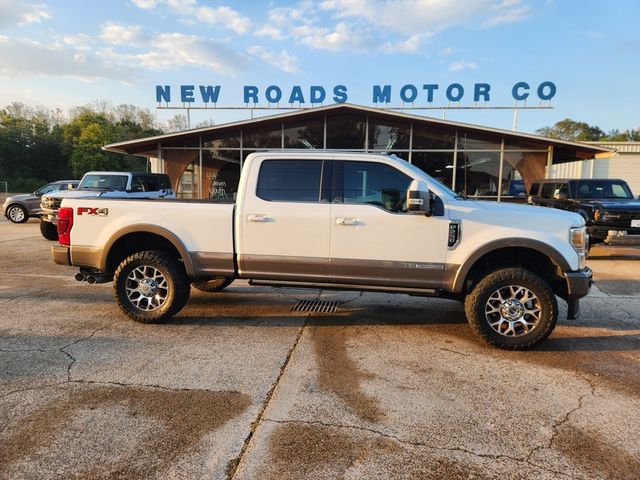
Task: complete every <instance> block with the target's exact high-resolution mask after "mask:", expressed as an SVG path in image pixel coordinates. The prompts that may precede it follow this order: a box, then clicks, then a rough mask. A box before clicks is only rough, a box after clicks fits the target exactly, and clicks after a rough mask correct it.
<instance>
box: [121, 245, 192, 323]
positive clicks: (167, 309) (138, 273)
mask: <svg viewBox="0 0 640 480" xmlns="http://www.w3.org/2000/svg"><path fill="white" fill-rule="evenodd" d="M113 288H114V294H115V297H116V301H117V302H118V306H119V307H120V309H121V310H122V311H123V312H124V313H125V314H126V315H127V316H128V317H129V318H131V319H132V320H135V321H136V322H141V323H155V322H160V321H162V320H165V319H168V318H171V317H172V316H173V315H175V314H176V313H178V312H179V311H180V310H181V309H182V307H184V305H185V304H186V303H187V300H188V299H189V279H188V278H187V274H186V272H185V270H184V265H183V264H182V263H181V262H179V261H178V259H176V258H175V257H173V256H172V255H170V254H168V253H165V252H161V251H155V250H150V251H144V252H137V253H134V254H133V255H130V256H129V257H127V258H125V259H124V260H123V261H122V263H120V265H119V266H118V268H117V269H116V273H115V274H114V280H113Z"/></svg>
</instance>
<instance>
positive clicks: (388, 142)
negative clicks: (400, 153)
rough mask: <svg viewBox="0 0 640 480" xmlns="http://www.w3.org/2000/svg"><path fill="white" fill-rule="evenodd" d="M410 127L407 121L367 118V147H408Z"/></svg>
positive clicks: (373, 148)
mask: <svg viewBox="0 0 640 480" xmlns="http://www.w3.org/2000/svg"><path fill="white" fill-rule="evenodd" d="M409 135H410V127H409V124H407V122H394V121H389V120H382V119H376V118H373V117H372V118H369V149H371V150H387V151H389V150H391V149H393V148H409Z"/></svg>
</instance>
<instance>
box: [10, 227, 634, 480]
mask: <svg viewBox="0 0 640 480" xmlns="http://www.w3.org/2000/svg"><path fill="white" fill-rule="evenodd" d="M50 245H51V243H50V242H47V241H46V240H44V239H42V238H40V237H39V235H38V224H37V222H33V221H30V222H28V223H27V224H24V225H12V224H9V223H8V222H7V221H6V220H0V273H1V275H0V312H1V313H0V418H2V422H0V478H11V479H14V478H45V479H49V478H70V477H71V478H127V479H131V478H214V479H218V478H220V479H225V478H233V479H254V478H260V479H263V478H264V479H271V478H273V479H276V478H277V479H287V478H291V479H293V478H295V479H299V478H313V479H317V478H319V479H322V478H358V479H359V478H380V479H383V478H384V479H393V478H403V479H404V478H421V479H422V478H433V479H436V478H438V479H441V478H536V479H538V478H542V479H544V478H549V479H552V478H576V479H590V478H612V479H614V478H615V479H619V478H629V479H631V478H634V479H635V478H637V477H638V473H637V472H638V471H640V446H639V444H638V441H637V438H638V436H639V434H640V416H639V415H638V412H640V369H639V368H638V367H639V365H640V281H639V280H637V271H636V270H637V269H636V268H635V265H637V262H638V260H640V255H637V252H638V251H637V250H628V249H627V250H625V251H623V252H622V253H624V254H625V256H623V255H621V254H620V252H619V251H617V253H616V252H612V250H606V249H598V248H596V249H594V251H593V255H592V258H590V259H589V264H590V266H591V267H592V268H593V269H594V270H595V275H596V280H597V282H598V283H597V284H596V288H594V291H593V292H592V294H591V295H590V296H589V297H587V298H586V299H584V300H583V302H582V317H581V318H580V319H579V320H577V321H570V322H569V321H566V320H561V321H560V322H559V324H558V327H557V328H556V330H555V331H554V333H553V334H552V336H551V338H550V339H549V340H548V341H547V342H546V343H544V344H543V345H541V346H540V347H539V348H537V349H536V350H533V351H530V352H504V351H499V350H495V349H491V348H488V347H485V346H484V345H482V344H480V343H478V341H477V340H476V338H475V337H474V335H473V334H472V332H471V330H470V329H469V328H468V326H467V324H466V322H465V320H464V315H463V310H462V306H461V305H460V304H458V303H456V302H452V301H447V300H434V299H423V298H414V297H407V296H391V295H380V294H370V293H364V294H362V293H360V292H340V293H335V292H326V291H318V290H315V291H302V290H287V289H269V288H251V287H249V286H248V285H247V284H246V283H245V282H235V283H234V284H233V285H232V286H231V287H230V288H229V289H228V291H226V292H223V293H218V294H205V293H201V292H198V291H195V290H194V291H192V296H191V299H190V301H189V303H188V305H187V306H186V308H185V309H184V310H183V311H182V312H181V313H180V314H179V315H178V316H177V317H176V318H175V319H173V320H172V321H170V322H168V323H165V324H162V325H142V324H136V323H134V322H131V321H129V320H127V319H126V318H125V317H124V316H123V315H121V314H120V312H119V310H118V309H117V307H116V305H115V302H114V301H113V299H112V293H111V286H110V285H108V284H106V285H93V286H92V285H87V284H86V283H78V282H76V281H75V280H73V273H75V270H74V269H73V268H67V267H62V266H58V265H55V264H53V262H52V261H51V260H50V255H49V247H50ZM299 299H322V300H335V301H337V302H340V304H341V306H340V308H339V309H338V311H337V312H336V313H331V314H303V313H300V312H292V311H291V307H292V306H294V305H295V303H296V301H297V300H299ZM561 309H562V313H564V306H563V305H562V306H561ZM561 318H563V317H561Z"/></svg>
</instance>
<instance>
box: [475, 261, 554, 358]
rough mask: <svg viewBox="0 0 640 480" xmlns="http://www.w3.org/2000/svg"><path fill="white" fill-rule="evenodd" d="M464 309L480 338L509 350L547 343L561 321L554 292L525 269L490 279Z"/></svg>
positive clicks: (478, 287) (505, 271) (501, 272)
mask: <svg viewBox="0 0 640 480" xmlns="http://www.w3.org/2000/svg"><path fill="white" fill-rule="evenodd" d="M464 307H465V313H466V315H467V320H468V321H469V324H470V325H471V326H472V327H473V329H474V330H475V331H476V333H477V334H478V335H479V336H480V338H482V340H484V341H485V342H486V343H488V344H489V345H493V346H494V347H498V348H503V349H507V350H526V349H529V348H532V347H533V346H535V345H537V344H539V343H540V342H542V341H544V340H545V339H546V338H547V337H548V336H549V335H550V334H551V332H552V331H553V329H554V328H555V326H556V321H557V318H558V302H557V300H556V297H555V295H554V294H553V291H552V290H551V288H549V286H548V285H547V284H546V283H545V281H544V280H542V279H541V278H540V277H539V276H537V275H535V274H534V273H532V272H530V271H528V270H525V269H523V268H505V269H502V270H498V271H496V272H493V273H491V274H489V275H487V276H486V277H484V278H483V279H482V280H481V281H480V282H479V283H478V284H477V285H476V286H475V287H474V289H473V290H472V291H471V293H469V295H467V298H466V299H465V303H464Z"/></svg>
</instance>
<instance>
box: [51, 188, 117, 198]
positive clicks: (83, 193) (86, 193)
mask: <svg viewBox="0 0 640 480" xmlns="http://www.w3.org/2000/svg"><path fill="white" fill-rule="evenodd" d="M106 191H107V190H98V189H95V190H93V189H91V190H90V189H80V188H76V189H75V190H67V191H66V192H57V193H54V194H51V195H44V197H47V198H80V197H99V196H101V195H102V194H103V193H105V192H106ZM110 193H112V192H110ZM115 193H121V194H122V195H126V192H115Z"/></svg>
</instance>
